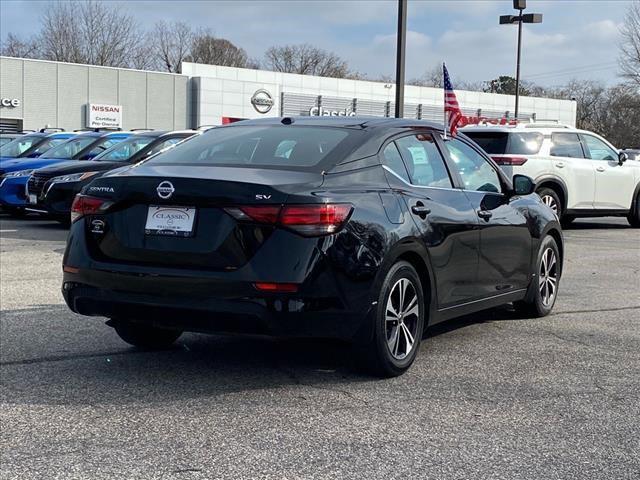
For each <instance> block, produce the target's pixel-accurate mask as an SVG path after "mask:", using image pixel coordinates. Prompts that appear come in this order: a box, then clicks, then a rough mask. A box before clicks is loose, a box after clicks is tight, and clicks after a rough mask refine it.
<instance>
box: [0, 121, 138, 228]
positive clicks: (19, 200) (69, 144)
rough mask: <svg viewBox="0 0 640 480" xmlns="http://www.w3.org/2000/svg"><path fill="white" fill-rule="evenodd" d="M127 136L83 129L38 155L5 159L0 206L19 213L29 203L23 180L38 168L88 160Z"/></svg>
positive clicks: (15, 214) (123, 133) (14, 213)
mask: <svg viewBox="0 0 640 480" xmlns="http://www.w3.org/2000/svg"><path fill="white" fill-rule="evenodd" d="M130 135H131V133H129V132H109V133H106V132H83V133H80V134H77V135H76V136H75V137H73V138H71V139H69V140H67V141H66V142H64V143H61V144H60V145H58V146H55V147H53V148H51V149H49V150H47V151H46V152H44V153H43V154H42V155H41V156H40V157H37V158H24V157H21V158H15V159H6V160H5V161H3V164H2V166H1V168H0V171H1V172H2V175H0V207H2V209H3V210H4V211H6V212H8V213H9V214H11V215H13V216H21V215H23V214H24V213H25V207H27V206H28V203H29V202H28V198H27V196H26V185H27V181H28V180H29V176H30V175H31V174H32V173H33V172H34V171H36V170H37V169H38V168H42V167H48V166H49V165H55V164H56V163H61V162H68V161H69V160H90V159H92V158H94V157H96V156H97V155H98V154H100V153H102V152H104V151H105V150H106V149H107V148H109V147H111V146H113V145H115V144H116V143H118V142H121V141H122V140H124V139H125V138H128V137H129V136H130Z"/></svg>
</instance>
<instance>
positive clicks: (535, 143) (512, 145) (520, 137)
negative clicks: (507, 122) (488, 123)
mask: <svg viewBox="0 0 640 480" xmlns="http://www.w3.org/2000/svg"><path fill="white" fill-rule="evenodd" d="M465 134H466V135H467V136H468V137H469V138H471V139H472V140H473V141H474V142H476V143H477V144H478V145H479V146H480V147H481V148H482V149H483V150H484V151H485V152H487V153H488V154H489V155H505V154H506V155H535V154H537V153H538V152H539V151H540V148H541V147H542V141H543V140H544V135H542V134H541V133H536V132H465Z"/></svg>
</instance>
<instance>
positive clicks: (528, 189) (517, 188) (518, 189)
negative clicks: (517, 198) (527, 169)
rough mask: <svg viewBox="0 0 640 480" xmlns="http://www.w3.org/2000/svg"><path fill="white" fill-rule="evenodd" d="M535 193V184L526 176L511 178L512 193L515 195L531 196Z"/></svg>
mask: <svg viewBox="0 0 640 480" xmlns="http://www.w3.org/2000/svg"><path fill="white" fill-rule="evenodd" d="M535 191H536V184H535V182H534V181H533V180H532V179H531V177H527V176H526V175H514V176H513V193H514V194H515V195H531V194H532V193H533V192H535Z"/></svg>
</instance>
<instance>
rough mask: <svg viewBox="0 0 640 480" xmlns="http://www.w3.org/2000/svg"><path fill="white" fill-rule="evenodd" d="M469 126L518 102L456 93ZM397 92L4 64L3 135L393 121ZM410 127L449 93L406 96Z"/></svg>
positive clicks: (536, 111) (196, 72) (222, 72)
mask: <svg viewBox="0 0 640 480" xmlns="http://www.w3.org/2000/svg"><path fill="white" fill-rule="evenodd" d="M456 94H457V96H458V102H459V103H460V106H461V108H462V110H463V113H464V114H465V115H466V116H468V118H469V120H470V121H472V122H473V121H478V119H479V118H487V119H510V118H512V117H513V105H514V97H513V96H510V95H499V94H493V93H481V92H467V91H463V90H457V91H456ZM394 98H395V86H394V85H393V84H389V83H382V82H369V81H362V80H349V79H339V78H325V77H316V76H311V75H297V74H290V73H280V72H271V71H265V70H253V69H246V68H235V67H222V66H216V65H202V64H196V63H188V62H184V63H183V64H182V73H181V74H171V73H162V72H152V71H140V70H132V69H124V68H111V67H98V66H90V65H78V64H70V63H62V62H50V61H43V60H28V59H21V58H10V57H0V129H2V130H21V129H39V128H43V127H59V128H63V129H65V130H76V129H82V128H93V127H101V126H102V127H118V128H122V129H124V130H129V129H134V128H152V129H156V130H176V129H184V128H194V127H197V126H200V125H220V124H226V123H231V122H235V121H238V120H243V119H247V118H260V117H273V116H293V115H315V116H325V115H339V116H355V115H370V116H378V117H383V116H393V112H394V109H395V105H394ZM520 110H521V112H520V118H521V119H522V118H525V119H529V118H535V119H537V120H553V121H558V122H560V123H564V124H567V125H572V126H574V125H575V119H576V102H575V101H571V100H556V99H548V98H537V97H521V99H520ZM404 115H405V118H416V119H425V120H432V121H437V122H442V121H443V92H442V89H441V88H430V87H416V86H411V85H408V86H406V87H405V106H404Z"/></svg>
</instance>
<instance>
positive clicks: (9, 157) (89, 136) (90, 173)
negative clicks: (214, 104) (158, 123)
mask: <svg viewBox="0 0 640 480" xmlns="http://www.w3.org/2000/svg"><path fill="white" fill-rule="evenodd" d="M204 130H205V129H200V130H179V131H154V130H142V129H141V130H132V131H127V132H124V131H100V130H92V131H76V132H65V131H59V129H42V130H41V131H39V132H33V133H26V134H11V135H3V139H4V140H6V139H8V140H9V141H6V142H4V144H3V145H2V146H0V206H1V207H2V209H3V210H4V211H6V212H8V213H9V214H11V215H12V216H22V215H24V214H25V213H26V212H28V211H36V212H39V213H45V214H47V215H49V216H50V217H52V218H55V219H56V220H58V221H60V222H61V223H64V224H68V223H69V221H70V211H71V205H72V203H73V199H74V198H75V195H76V194H77V193H79V192H80V190H82V188H83V187H84V186H85V185H86V184H88V183H89V182H90V181H92V180H93V179H95V178H96V177H97V176H99V175H102V174H104V173H105V172H107V171H109V170H113V169H115V168H119V167H122V166H125V165H130V164H134V163H137V162H139V161H141V160H144V159H146V158H149V157H150V156H152V155H155V154H156V153H158V152H161V151H163V150H166V149H168V148H171V147H172V146H174V145H176V144H177V143H179V142H181V141H183V140H186V139H188V138H190V137H192V136H194V135H198V134H200V133H202V132H203V131H204ZM11 136H13V138H11ZM80 160H82V161H80Z"/></svg>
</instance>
